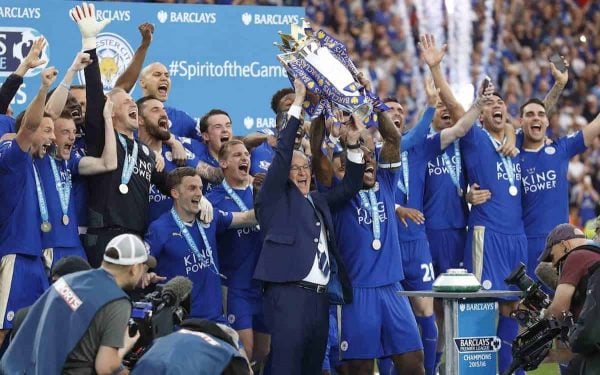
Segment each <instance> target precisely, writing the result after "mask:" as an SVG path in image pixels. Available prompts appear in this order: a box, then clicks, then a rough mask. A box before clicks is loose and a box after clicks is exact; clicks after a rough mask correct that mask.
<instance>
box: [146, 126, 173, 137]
mask: <svg viewBox="0 0 600 375" xmlns="http://www.w3.org/2000/svg"><path fill="white" fill-rule="evenodd" d="M146 130H147V131H148V134H149V135H150V136H152V137H153V138H156V139H158V140H159V141H168V140H169V138H171V132H170V131H168V130H167V129H163V128H161V127H160V126H158V124H157V125H150V126H146Z"/></svg>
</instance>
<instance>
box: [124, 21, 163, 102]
mask: <svg viewBox="0 0 600 375" xmlns="http://www.w3.org/2000/svg"><path fill="white" fill-rule="evenodd" d="M138 30H139V31H140V34H142V42H141V43H140V46H139V47H138V48H137V49H136V50H135V53H134V54H133V58H132V59H131V63H130V64H129V66H128V67H127V69H125V71H124V72H123V74H121V75H120V76H119V78H117V82H116V83H115V87H119V88H122V89H123V90H125V91H127V92H130V91H131V89H133V86H134V85H135V81H137V79H138V77H139V76H140V72H141V71H142V66H143V65H144V60H145V59H146V53H148V48H149V47H150V43H152V34H153V33H154V25H152V24H151V23H148V22H145V23H143V24H141V25H140V26H138Z"/></svg>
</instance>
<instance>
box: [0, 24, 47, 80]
mask: <svg viewBox="0 0 600 375" xmlns="http://www.w3.org/2000/svg"><path fill="white" fill-rule="evenodd" d="M41 36H42V34H41V33H40V32H39V31H37V30H36V29H33V28H30V27H0V77H8V76H9V75H10V74H11V73H12V72H14V71H15V70H17V67H18V66H19V65H20V64H21V62H23V60H24V59H25V57H26V56H27V54H28V53H29V50H30V49H31V47H32V46H33V42H34V41H35V40H36V39H38V38H39V37H41ZM41 59H42V60H46V63H44V64H42V65H40V66H38V67H36V68H34V69H31V70H29V71H28V72H27V75H26V77H32V76H36V75H38V74H40V72H41V71H42V70H43V69H44V68H46V66H47V65H48V61H50V48H49V43H46V46H45V47H44V49H43V50H42V56H41Z"/></svg>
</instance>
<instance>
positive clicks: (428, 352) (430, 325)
mask: <svg viewBox="0 0 600 375" xmlns="http://www.w3.org/2000/svg"><path fill="white" fill-rule="evenodd" d="M415 318H416V319H417V324H418V325H419V328H420V329H421V341H422V342H423V354H424V355H425V362H424V365H425V374H426V375H435V363H436V352H435V349H436V347H437V337H438V331H437V326H436V325H435V315H430V316H415Z"/></svg>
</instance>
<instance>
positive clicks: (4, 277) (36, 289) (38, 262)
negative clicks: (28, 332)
mask: <svg viewBox="0 0 600 375" xmlns="http://www.w3.org/2000/svg"><path fill="white" fill-rule="evenodd" d="M46 289H48V275H47V274H46V270H45V269H44V262H43V260H42V258H41V257H36V256H31V255H22V254H8V255H5V256H3V257H2V259H0V319H2V320H0V329H9V328H11V327H12V320H13V318H14V317H15V313H16V312H17V311H18V310H19V309H22V308H23V307H27V306H30V305H32V304H33V303H34V302H35V300H37V299H38V297H39V296H41V295H42V293H44V291H45V290H46Z"/></svg>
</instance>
